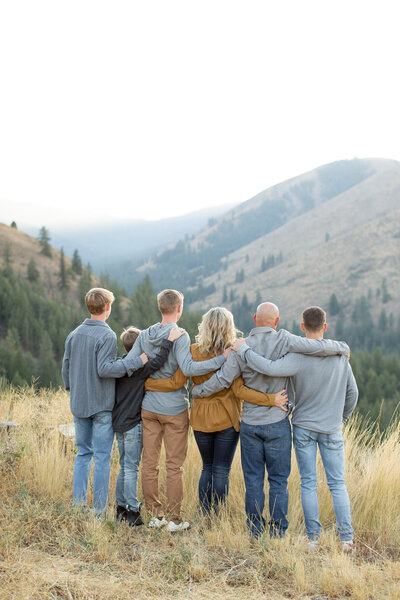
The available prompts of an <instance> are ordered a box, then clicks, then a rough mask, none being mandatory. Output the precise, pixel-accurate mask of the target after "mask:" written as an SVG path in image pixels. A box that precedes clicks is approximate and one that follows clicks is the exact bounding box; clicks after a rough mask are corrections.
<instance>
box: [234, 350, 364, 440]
mask: <svg viewBox="0 0 400 600" xmlns="http://www.w3.org/2000/svg"><path fill="white" fill-rule="evenodd" d="M241 352H242V357H243V358H244V360H245V361H246V363H247V364H248V365H249V367H251V368H252V369H255V370H256V371H259V372H260V373H264V374H265V375H270V376H273V377H277V376H282V375H289V376H291V377H292V381H293V384H294V389H295V394H296V398H295V407H294V411H293V413H292V423H293V425H297V426H299V427H303V428H304V429H310V430H311V431H317V432H319V433H334V432H335V431H338V429H340V428H341V426H342V423H343V421H346V420H347V419H348V417H349V416H350V415H351V413H352V412H353V410H354V408H355V407H356V404H357V398H358V390H357V384H356V381H355V379H354V375H353V372H352V370H351V367H350V364H349V361H348V360H347V358H346V357H345V356H343V355H342V356H328V357H325V358H322V357H311V356H305V355H303V354H292V353H290V354H287V355H286V356H284V357H283V358H280V359H279V360H276V361H272V360H268V359H266V358H263V357H262V356H260V355H259V354H256V353H255V352H253V350H251V348H249V346H247V345H246V344H244V345H243V346H242V349H241Z"/></svg>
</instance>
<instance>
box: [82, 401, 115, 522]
mask: <svg viewBox="0 0 400 600" xmlns="http://www.w3.org/2000/svg"><path fill="white" fill-rule="evenodd" d="M111 416H112V415H111V411H110V410H102V411H101V412H98V413H96V414H94V415H92V416H91V417H85V418H82V417H75V416H74V423H75V440H76V445H77V446H78V454H77V455H76V457H75V464H74V480H73V502H74V504H86V503H87V489H88V484H89V475H90V469H91V466H92V458H93V459H94V468H93V498H94V500H93V504H94V512H95V513H98V514H99V513H102V512H104V511H105V509H106V507H107V502H108V490H109V484H110V465H111V450H112V445H113V440H114V430H113V426H112V420H111Z"/></svg>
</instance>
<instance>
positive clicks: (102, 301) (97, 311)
mask: <svg viewBox="0 0 400 600" xmlns="http://www.w3.org/2000/svg"><path fill="white" fill-rule="evenodd" d="M114 300H115V298H114V294H113V293H112V292H110V290H105V289H104V288H92V289H91V290H89V291H88V293H87V294H86V296H85V302H86V306H87V309H88V311H89V312H90V314H91V315H101V313H103V312H104V311H105V309H106V306H107V304H112V303H113V302H114Z"/></svg>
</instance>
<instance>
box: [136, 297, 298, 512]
mask: <svg viewBox="0 0 400 600" xmlns="http://www.w3.org/2000/svg"><path fill="white" fill-rule="evenodd" d="M239 333H240V332H239V331H238V330H237V329H236V328H235V324H234V320H233V315H232V313H231V312H230V311H229V310H227V309H226V308H223V307H216V308H211V309H210V310H209V311H208V312H206V313H205V315H203V319H202V321H201V323H200V325H199V333H198V335H197V336H196V343H195V344H192V345H191V346H190V350H191V354H192V357H193V360H196V361H203V360H208V359H209V358H212V357H214V356H217V355H219V354H222V353H223V352H224V350H225V349H226V348H229V347H230V346H231V345H232V344H233V342H234V341H235V340H236V338H237V335H238V334H239ZM212 375H213V372H211V373H208V374H207V375H197V376H194V377H193V378H192V379H193V383H194V384H195V385H198V384H200V383H203V382H204V381H206V380H207V379H209V378H210V377H211V376H212ZM186 381H187V377H185V376H184V375H183V373H182V372H181V371H180V370H179V369H178V371H177V372H176V373H175V375H174V376H173V377H171V378H169V379H148V380H147V381H146V389H149V390H154V391H163V392H168V391H172V390H174V389H179V388H181V387H182V386H183V385H184V384H185V383H186ZM242 400H245V401H246V402H251V403H252V404H258V405H262V406H279V407H280V408H282V409H283V410H286V408H285V405H286V402H287V398H286V396H285V392H284V390H282V392H279V393H278V394H262V393H261V392H256V391H255V390H252V389H250V388H247V387H246V386H245V385H244V383H243V379H242V378H241V377H238V378H237V379H236V380H235V381H234V382H233V384H232V386H231V387H230V388H228V389H223V390H221V391H219V392H217V393H215V394H212V395H211V396H209V397H208V398H195V399H194V402H193V405H192V409H191V413H190V425H191V426H192V428H193V431H194V437H195V440H196V443H197V446H198V448H199V452H200V455H201V458H202V461H203V469H202V472H201V476H200V481H199V501H200V507H201V509H202V512H203V514H206V515H207V514H210V512H211V511H212V510H214V511H218V509H219V507H220V505H221V504H223V503H224V502H225V501H226V497H227V495H228V491H229V474H230V470H231V465H232V461H233V457H234V454H235V450H236V446H237V443H238V439H239V427H240V413H241V404H242Z"/></svg>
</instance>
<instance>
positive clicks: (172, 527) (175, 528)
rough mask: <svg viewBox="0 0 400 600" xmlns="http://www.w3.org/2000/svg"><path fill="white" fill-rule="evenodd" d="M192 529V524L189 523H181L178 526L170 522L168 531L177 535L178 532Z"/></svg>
mask: <svg viewBox="0 0 400 600" xmlns="http://www.w3.org/2000/svg"><path fill="white" fill-rule="evenodd" d="M189 527H190V523H188V522H187V521H182V523H179V524H178V525H177V524H176V523H174V522H173V521H170V522H169V523H168V527H167V529H168V531H170V532H171V533H175V532H176V531H183V530H184V529H189Z"/></svg>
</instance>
